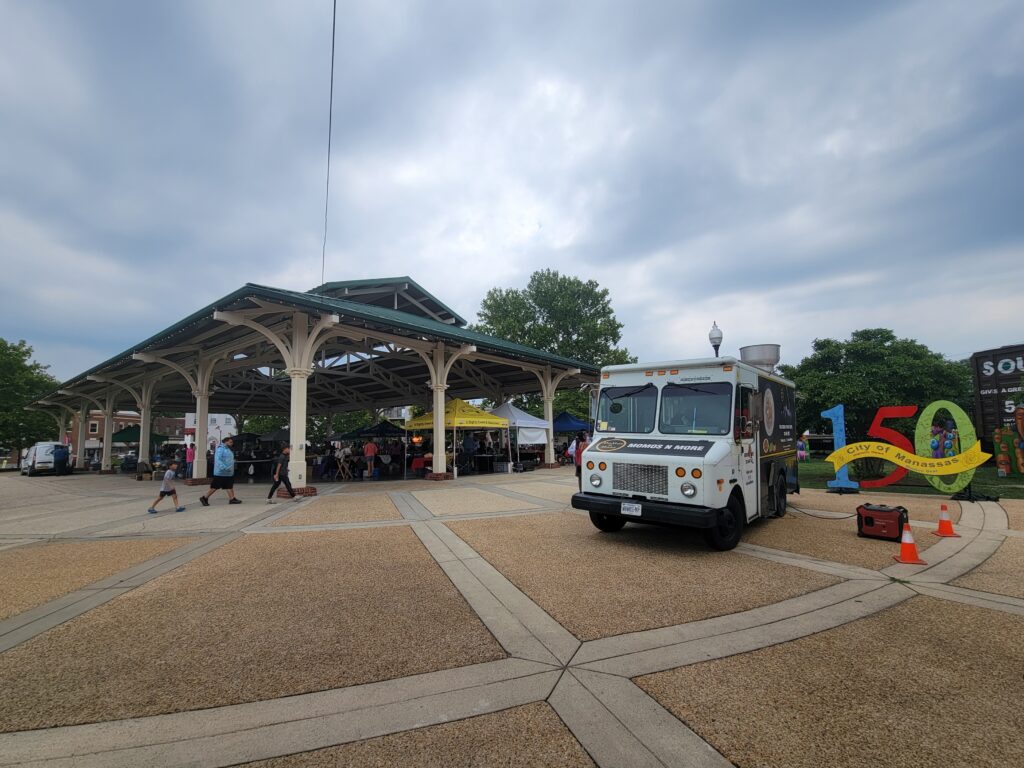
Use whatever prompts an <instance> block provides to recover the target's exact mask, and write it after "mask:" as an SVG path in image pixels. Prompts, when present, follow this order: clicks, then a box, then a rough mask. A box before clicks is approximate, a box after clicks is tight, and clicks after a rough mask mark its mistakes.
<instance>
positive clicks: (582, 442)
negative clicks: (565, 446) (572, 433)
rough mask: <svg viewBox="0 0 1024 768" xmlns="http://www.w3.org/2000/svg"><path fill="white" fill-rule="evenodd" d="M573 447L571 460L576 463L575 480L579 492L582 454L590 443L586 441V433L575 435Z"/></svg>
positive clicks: (581, 481)
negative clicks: (573, 451)
mask: <svg viewBox="0 0 1024 768" xmlns="http://www.w3.org/2000/svg"><path fill="white" fill-rule="evenodd" d="M573 445H575V446H576V451H575V453H574V454H573V460H574V461H575V462H576V480H577V481H578V482H579V486H580V490H581V491H582V490H583V452H584V451H585V450H587V446H588V445H590V442H589V441H588V440H587V433H586V432H580V433H579V434H578V435H576V439H575V440H574V441H573Z"/></svg>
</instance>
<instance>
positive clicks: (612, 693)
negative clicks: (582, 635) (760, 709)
mask: <svg viewBox="0 0 1024 768" xmlns="http://www.w3.org/2000/svg"><path fill="white" fill-rule="evenodd" d="M571 673H572V676H573V677H574V678H576V680H577V681H578V682H579V683H580V684H581V685H582V686H583V687H584V688H586V690H587V692H588V693H589V694H590V695H591V696H593V697H594V698H595V699H597V701H599V702H600V703H601V705H602V706H603V707H604V708H605V709H607V710H608V712H609V713H611V715H612V716H613V717H614V718H615V719H616V720H617V721H618V722H619V723H621V724H622V725H623V726H624V727H625V728H626V729H627V730H628V731H629V732H630V734H631V735H632V736H634V737H635V738H636V739H637V740H638V741H639V742H640V743H641V744H643V745H644V747H645V748H646V749H647V750H649V751H650V752H651V754H653V755H654V756H655V757H656V758H657V759H659V760H660V761H661V762H662V763H664V764H665V765H671V766H685V768H731V766H732V763H730V762H729V761H728V760H726V759H725V758H724V757H722V755H721V754H720V753H718V752H717V751H715V749H714V748H713V747H712V746H711V745H710V744H708V743H707V742H706V741H704V740H703V739H702V738H700V736H698V735H697V734H695V733H694V732H693V731H691V730H690V729H689V728H687V727H686V725H684V724H683V723H682V722H681V721H680V720H678V719H677V718H676V717H675V716H674V715H672V714H671V713H670V712H668V710H666V709H665V708H664V707H662V706H661V705H660V704H658V702H656V701H655V700H654V699H652V698H651V697H650V696H648V695H647V694H646V693H645V692H644V691H642V690H641V689H640V688H639V687H637V685H636V684H635V683H633V682H632V681H631V680H627V679H626V678H624V677H619V676H617V675H605V674H601V673H600V672H590V671H588V670H585V669H573V670H572V671H571ZM588 746H591V744H590V742H588ZM591 748H593V747H592V746H591Z"/></svg>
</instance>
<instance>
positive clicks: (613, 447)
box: [594, 437, 626, 453]
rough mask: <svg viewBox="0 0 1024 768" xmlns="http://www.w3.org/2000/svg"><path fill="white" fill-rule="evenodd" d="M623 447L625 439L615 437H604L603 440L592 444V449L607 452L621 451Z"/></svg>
mask: <svg viewBox="0 0 1024 768" xmlns="http://www.w3.org/2000/svg"><path fill="white" fill-rule="evenodd" d="M625 447H626V441H625V440H620V439H619V438H617V437H610V438H609V437H606V438H605V439H604V440H602V441H601V442H600V443H598V444H597V445H595V446H594V450H595V451H603V452H604V453H608V452H611V451H621V450H622V449H623V448H625Z"/></svg>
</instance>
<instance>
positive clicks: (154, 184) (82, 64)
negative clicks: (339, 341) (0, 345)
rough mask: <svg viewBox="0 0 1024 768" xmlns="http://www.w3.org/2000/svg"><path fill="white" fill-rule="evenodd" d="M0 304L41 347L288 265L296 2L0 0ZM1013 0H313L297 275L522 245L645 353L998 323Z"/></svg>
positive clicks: (301, 46) (297, 132)
mask: <svg viewBox="0 0 1024 768" xmlns="http://www.w3.org/2000/svg"><path fill="white" fill-rule="evenodd" d="M0 19H3V20H4V22H5V23H2V24H0V147H3V148H4V150H3V151H0V261H2V264H3V266H4V268H5V272H6V273H7V274H14V275H17V276H18V279H17V280H6V281H4V282H3V284H2V287H0V321H2V323H3V329H4V330H3V333H4V335H5V336H13V337H17V338H22V337H23V338H26V339H28V340H29V341H30V343H32V344H34V345H35V346H36V348H37V352H38V356H39V357H40V358H41V359H42V360H44V361H45V362H51V363H52V364H53V367H54V370H55V372H56V373H57V374H58V375H61V376H69V375H71V374H74V373H76V372H78V371H79V370H81V369H82V368H84V367H87V366H88V365H89V364H91V363H93V362H97V361H99V360H100V359H104V358H105V357H107V356H109V355H110V354H112V353H114V352H116V351H119V350H121V349H123V348H125V347H126V346H128V345H130V344H131V343H133V342H134V341H137V340H139V339H142V338H144V337H146V336H148V335H149V334H150V333H152V332H154V331H156V330H159V329H160V328H163V327H165V326H166V325H168V324H169V323H170V322H172V321H173V320H176V319H177V318H180V317H182V316H184V315H185V314H187V313H188V312H189V311H191V310H192V309H195V308H197V307H199V306H202V305H203V304H205V303H208V302H209V301H210V300H212V299H213V298H215V297H217V296H219V295H223V294H225V293H227V292H229V291H230V290H232V289H234V288H235V287H237V286H238V285H240V284H241V283H243V282H245V281H254V282H261V283H267V284H273V285H280V286H282V287H289V288H300V289H302V288H308V287H310V286H312V285H314V284H316V283H318V282H319V279H320V258H319V257H320V246H321V237H322V225H323V219H322V216H323V185H324V155H325V143H326V109H327V105H326V96H327V85H328V66H329V56H330V48H329V44H330V7H329V3H327V2H305V3H298V4H284V3H249V4H245V5H239V4H238V3H235V2H228V1H227V0H221V1H220V2H199V0H194V1H193V2H188V3H181V2H156V3H146V4H128V5H125V4H124V3H120V2H95V3H89V4H73V3H67V4H58V3H27V2H23V1H21V2H15V1H12V0H0ZM1022 48H1024V10H1022V9H1021V7H1020V5H1019V4H1016V3H1012V2H986V3H977V4H973V5H972V6H971V7H969V8H968V7H967V6H964V5H963V4H960V3H954V2H903V3H890V2H885V3H881V2H879V3H867V2H864V3H843V4H823V3H810V2H795V1H794V2H786V3H771V4H750V3H741V2H709V3H698V2H691V3H671V2H644V3H632V4H622V3H611V2H603V3H601V2H598V3H595V2H578V3H561V4H554V5H552V4H550V3H540V2H523V3H498V2H491V3H468V2H432V3H425V2H413V1H412V0H409V1H407V2H396V3H387V4H383V3H345V2H342V3H340V4H339V20H338V51H337V62H336V80H335V113H334V117H335V128H334V138H333V141H334V160H333V165H332V184H333V185H332V192H331V195H332V205H331V209H330V239H329V242H328V257H327V265H328V270H327V271H328V277H329V278H335V279H344V278H357V277H367V276H375V275H376V276H381V275H390V274H410V275H412V276H413V277H415V278H416V279H417V280H418V281H420V282H421V283H422V284H424V285H425V286H426V287H427V288H428V289H431V290H433V291H435V292H437V293H438V294H439V295H440V296H441V297H442V298H444V299H445V300H446V301H447V302H448V303H450V304H451V305H452V306H453V307H454V308H455V309H457V310H458V311H459V312H461V313H462V314H464V315H467V316H473V314H474V313H475V310H476V309H477V307H478V306H479V301H480V299H481V298H482V296H483V294H484V292H485V291H486V290H487V289H488V288H490V287H492V286H494V285H503V286H517V285H522V284H523V283H524V282H525V280H526V279H527V277H528V275H529V273H530V272H532V271H533V270H534V269H538V268H542V267H553V268H557V269H560V270H562V271H564V272H569V273H573V274H577V275H580V276H581V277H594V278H596V279H598V280H600V281H601V282H602V283H603V284H604V285H606V286H608V287H609V288H610V289H611V292H612V296H613V299H614V303H615V306H616V309H617V310H618V313H619V315H620V318H621V319H622V320H623V321H624V322H625V323H626V328H625V334H624V342H625V343H626V344H627V345H628V346H629V347H630V349H631V350H633V351H634V352H635V353H637V354H639V355H641V356H642V357H644V358H660V359H666V358H672V357H680V356H690V355H698V354H704V352H705V351H706V339H705V336H706V330H707V328H708V327H709V326H710V324H711V321H712V320H717V321H718V322H719V324H720V325H722V327H723V328H724V329H725V332H726V343H725V345H726V347H727V348H732V345H739V344H740V343H752V342H757V341H765V340H774V341H780V342H781V343H782V344H783V345H784V355H785V356H786V358H787V359H792V360H795V359H798V358H799V356H800V355H802V354H804V353H806V352H807V351H808V349H809V348H810V343H811V341H812V339H813V338H815V337H816V336H824V335H833V336H845V335H847V334H848V333H849V331H851V330H853V329H854V328H859V327H864V326H875V325H887V326H889V327H892V328H894V329H895V330H896V331H897V333H899V334H901V335H906V336H913V337H917V338H920V339H922V340H923V341H925V342H926V343H928V344H930V345H932V346H933V347H935V348H936V349H939V350H941V351H943V352H946V353H947V354H951V355H963V354H965V353H969V352H971V351H972V350H974V349H978V348H984V347H988V346H995V345H999V344H1006V343H1011V342H1014V341H1019V340H1020V339H1019V320H1018V319H1017V317H1018V315H1019V300H1018V299H1017V297H1016V296H1015V295H1014V294H1013V290H1012V289H1013V286H1015V285H1021V284H1024V259H1022V253H1024V231H1022V230H1024V225H1022V223H1021V219H1020V216H1019V212H1018V211H1019V201H1020V200H1021V199H1022V194H1021V193H1022V192H1024V189H1022V185H1024V182H1022V180H1021V178H1022V177H1021V174H1020V173H1019V169H1020V168H1021V167H1022V161H1024V140H1022V124H1024V106H1022V105H1024V72H1022V68H1024V60H1022V59H1021V57H1020V55H1019V52H1020V51H1021V50H1022Z"/></svg>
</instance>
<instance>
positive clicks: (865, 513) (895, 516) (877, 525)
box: [857, 504, 910, 541]
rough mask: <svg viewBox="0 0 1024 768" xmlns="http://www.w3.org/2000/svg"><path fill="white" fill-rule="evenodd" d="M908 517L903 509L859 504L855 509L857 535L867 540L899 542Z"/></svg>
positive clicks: (882, 505)
mask: <svg viewBox="0 0 1024 768" xmlns="http://www.w3.org/2000/svg"><path fill="white" fill-rule="evenodd" d="M909 519H910V516H909V515H908V514H907V510H906V508H904V507H887V506H885V505H884V504H861V505H860V506H859V507H857V535H858V536H863V537H865V538H868V539H885V540H886V541H899V540H900V536H901V534H902V533H903V526H904V525H906V524H907V521H908V520H909Z"/></svg>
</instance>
